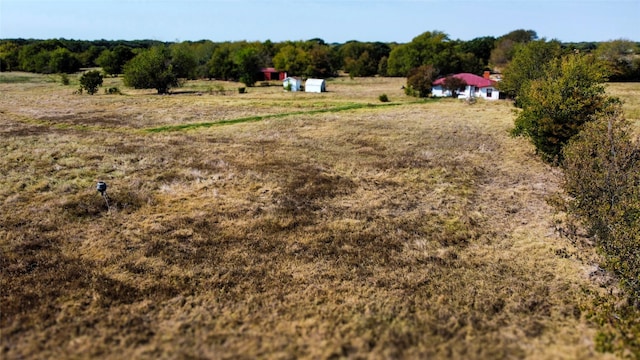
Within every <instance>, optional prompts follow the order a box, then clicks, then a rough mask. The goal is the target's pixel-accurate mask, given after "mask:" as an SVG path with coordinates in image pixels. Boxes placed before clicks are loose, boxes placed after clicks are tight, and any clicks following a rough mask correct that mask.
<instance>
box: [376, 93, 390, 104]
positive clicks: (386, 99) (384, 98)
mask: <svg viewBox="0 0 640 360" xmlns="http://www.w3.org/2000/svg"><path fill="white" fill-rule="evenodd" d="M378 99H379V100H380V101H381V102H383V103H384V102H389V97H388V96H387V94H382V95H380V96H378Z"/></svg>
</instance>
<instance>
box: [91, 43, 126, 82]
mask: <svg viewBox="0 0 640 360" xmlns="http://www.w3.org/2000/svg"><path fill="white" fill-rule="evenodd" d="M134 56H135V54H134V52H133V50H132V49H131V48H130V47H128V46H124V45H117V46H116V47H115V48H113V50H105V51H103V52H102V53H101V54H100V56H98V58H97V59H96V64H97V65H98V66H100V67H102V70H103V71H104V72H105V74H107V75H118V74H122V72H123V70H124V65H125V64H126V63H127V62H128V61H129V60H131V59H132V58H133V57H134Z"/></svg>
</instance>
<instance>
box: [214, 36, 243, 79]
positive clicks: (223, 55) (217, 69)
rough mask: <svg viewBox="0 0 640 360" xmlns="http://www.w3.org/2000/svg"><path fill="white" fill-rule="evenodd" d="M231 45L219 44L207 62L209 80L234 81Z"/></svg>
mask: <svg viewBox="0 0 640 360" xmlns="http://www.w3.org/2000/svg"><path fill="white" fill-rule="evenodd" d="M233 51H234V49H233V45H232V44H231V43H223V44H220V45H219V46H218V47H217V48H216V49H215V50H214V51H213V54H212V55H211V59H209V61H208V62H207V69H208V76H209V78H214V79H220V80H235V79H237V75H236V73H235V65H234V63H233V59H232V57H231V56H232V53H233Z"/></svg>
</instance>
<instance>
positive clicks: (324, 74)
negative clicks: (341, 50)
mask: <svg viewBox="0 0 640 360" xmlns="http://www.w3.org/2000/svg"><path fill="white" fill-rule="evenodd" d="M308 53H309V65H307V69H306V70H305V72H304V75H306V76H309V77H317V78H323V79H324V78H328V77H331V76H334V75H335V74H336V71H335V69H336V68H335V66H334V65H335V63H336V59H335V57H334V53H333V51H332V50H331V48H330V47H329V46H328V45H325V44H324V43H323V44H319V43H318V44H313V46H312V47H311V49H310V50H309V51H308Z"/></svg>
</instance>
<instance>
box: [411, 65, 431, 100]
mask: <svg viewBox="0 0 640 360" xmlns="http://www.w3.org/2000/svg"><path fill="white" fill-rule="evenodd" d="M435 76H436V71H435V69H434V68H433V66H431V65H422V66H419V67H417V68H415V69H412V70H411V71H410V72H409V76H408V77H407V87H406V92H407V93H408V94H410V95H415V96H418V97H427V96H429V94H430V93H431V88H432V83H433V80H434V79H435Z"/></svg>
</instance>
